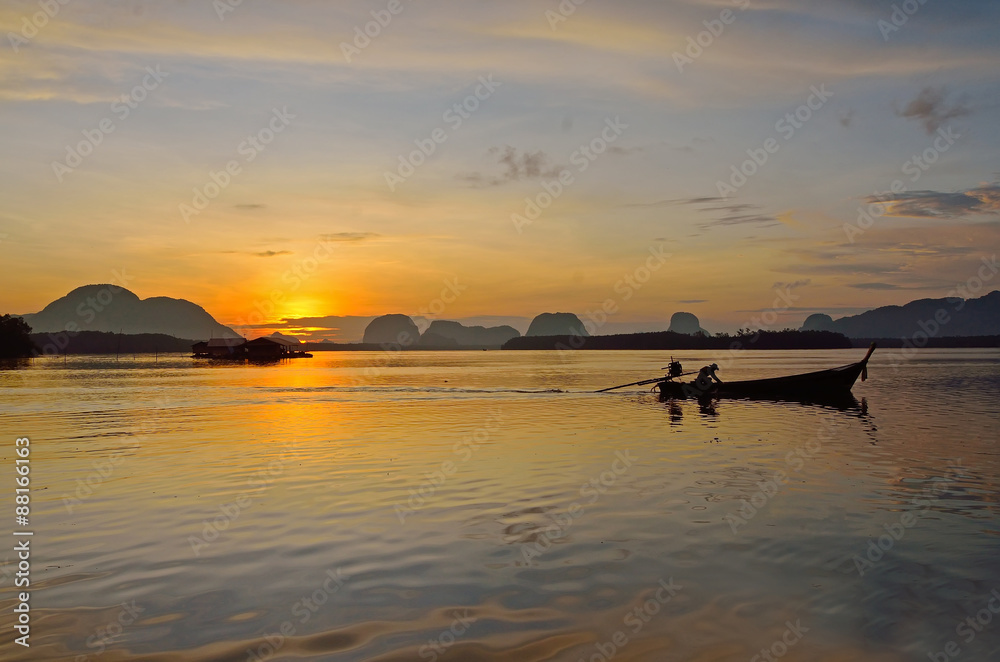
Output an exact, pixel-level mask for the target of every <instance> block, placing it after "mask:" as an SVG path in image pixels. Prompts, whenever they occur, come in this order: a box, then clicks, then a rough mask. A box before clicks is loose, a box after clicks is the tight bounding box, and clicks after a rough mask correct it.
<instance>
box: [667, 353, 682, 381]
mask: <svg viewBox="0 0 1000 662" xmlns="http://www.w3.org/2000/svg"><path fill="white" fill-rule="evenodd" d="M667 371H668V372H667V376H668V377H670V378H671V379H673V378H674V377H680V376H681V373H682V372H684V366H682V365H681V362H680V361H674V359H673V357H670V365H668V366H667Z"/></svg>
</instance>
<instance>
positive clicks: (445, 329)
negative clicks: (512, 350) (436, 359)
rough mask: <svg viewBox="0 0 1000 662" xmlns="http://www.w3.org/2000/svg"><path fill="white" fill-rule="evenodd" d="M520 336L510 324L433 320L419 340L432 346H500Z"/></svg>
mask: <svg viewBox="0 0 1000 662" xmlns="http://www.w3.org/2000/svg"><path fill="white" fill-rule="evenodd" d="M520 336H521V333H520V332H519V331H518V330H517V329H515V328H514V327H512V326H493V327H485V326H465V325H463V324H462V323H461V322H452V321H449V320H434V321H433V322H431V324H430V326H429V327H427V330H426V331H424V335H423V336H421V337H420V342H421V344H424V345H434V346H450V345H457V346H459V347H500V346H502V345H503V344H504V343H505V342H507V341H508V340H510V339H511V338H519V337H520Z"/></svg>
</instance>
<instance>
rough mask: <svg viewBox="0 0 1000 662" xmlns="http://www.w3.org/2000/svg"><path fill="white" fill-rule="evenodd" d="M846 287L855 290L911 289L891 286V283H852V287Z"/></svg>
mask: <svg viewBox="0 0 1000 662" xmlns="http://www.w3.org/2000/svg"><path fill="white" fill-rule="evenodd" d="M848 287H853V288H854V289H856V290H908V289H913V288H908V287H903V286H901V285H893V284H892V283H854V284H853V285H848Z"/></svg>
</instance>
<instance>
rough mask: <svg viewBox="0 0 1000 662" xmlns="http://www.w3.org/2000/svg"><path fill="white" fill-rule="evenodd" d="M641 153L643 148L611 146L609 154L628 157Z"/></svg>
mask: <svg viewBox="0 0 1000 662" xmlns="http://www.w3.org/2000/svg"><path fill="white" fill-rule="evenodd" d="M641 151H643V149H642V147H621V146H620V145H610V146H609V147H608V154H616V155H618V156H626V155H628V154H632V153H634V152H641Z"/></svg>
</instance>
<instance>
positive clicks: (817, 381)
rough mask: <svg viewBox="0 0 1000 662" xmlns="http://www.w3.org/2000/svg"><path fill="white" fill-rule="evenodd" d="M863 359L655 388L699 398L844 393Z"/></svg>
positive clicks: (862, 366) (663, 392)
mask: <svg viewBox="0 0 1000 662" xmlns="http://www.w3.org/2000/svg"><path fill="white" fill-rule="evenodd" d="M866 363H867V360H865V361H861V362H859V363H852V364H850V365H845V366H843V367H840V368H831V369H829V370H818V371H816V372H809V373H805V374H801V375H789V376H787V377H773V378H771V379H753V380H749V381H742V382H723V383H721V384H715V383H713V384H712V385H711V386H710V387H709V388H707V389H701V388H699V387H698V385H697V384H696V383H694V382H688V383H683V382H675V381H662V382H659V383H657V385H656V387H657V388H658V389H659V391H660V394H661V395H663V396H665V397H670V398H702V397H734V398H746V397H749V398H753V397H764V398H772V397H782V396H789V397H794V398H796V399H799V398H802V397H808V396H813V397H815V396H837V395H846V394H849V393H850V392H851V388H852V387H853V386H854V383H855V382H856V381H857V380H858V377H859V376H860V375H861V373H862V372H863V371H864V369H865V365H866Z"/></svg>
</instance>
